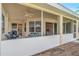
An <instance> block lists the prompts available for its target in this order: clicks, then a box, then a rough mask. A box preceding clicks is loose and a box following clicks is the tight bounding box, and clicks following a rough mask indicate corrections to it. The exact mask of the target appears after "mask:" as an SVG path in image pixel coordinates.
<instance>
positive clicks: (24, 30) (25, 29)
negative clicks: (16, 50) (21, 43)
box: [24, 23, 26, 32]
mask: <svg viewBox="0 0 79 59" xmlns="http://www.w3.org/2000/svg"><path fill="white" fill-rule="evenodd" d="M24 31H25V32H26V23H25V24H24Z"/></svg>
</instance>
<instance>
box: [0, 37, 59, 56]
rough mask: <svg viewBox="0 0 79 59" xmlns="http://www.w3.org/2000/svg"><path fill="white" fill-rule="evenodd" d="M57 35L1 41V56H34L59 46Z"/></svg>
mask: <svg viewBox="0 0 79 59" xmlns="http://www.w3.org/2000/svg"><path fill="white" fill-rule="evenodd" d="M59 38H60V37H59V35H56V36H55V35H53V36H52V35H51V36H42V37H32V38H24V39H19V40H18V39H15V40H6V41H2V46H1V55H5V56H17V55H21V56H22V55H34V54H36V53H39V52H41V51H44V50H47V49H50V48H54V47H56V46H58V45H59Z"/></svg>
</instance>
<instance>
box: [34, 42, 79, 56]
mask: <svg viewBox="0 0 79 59" xmlns="http://www.w3.org/2000/svg"><path fill="white" fill-rule="evenodd" d="M34 56H79V42H77V41H74V42H69V43H67V44H64V45H61V46H58V47H55V48H52V49H49V50H46V51H44V52H41V53H38V54H35V55H34Z"/></svg>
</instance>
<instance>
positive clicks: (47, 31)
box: [46, 22, 53, 35]
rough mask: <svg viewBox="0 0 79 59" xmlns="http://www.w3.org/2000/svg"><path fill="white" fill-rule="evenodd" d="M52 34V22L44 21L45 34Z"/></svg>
mask: <svg viewBox="0 0 79 59" xmlns="http://www.w3.org/2000/svg"><path fill="white" fill-rule="evenodd" d="M52 34H53V23H50V22H46V35H52Z"/></svg>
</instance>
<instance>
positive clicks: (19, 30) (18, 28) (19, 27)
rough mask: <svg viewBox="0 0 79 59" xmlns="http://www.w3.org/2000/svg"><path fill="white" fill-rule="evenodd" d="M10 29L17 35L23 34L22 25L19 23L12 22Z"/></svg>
mask: <svg viewBox="0 0 79 59" xmlns="http://www.w3.org/2000/svg"><path fill="white" fill-rule="evenodd" d="M12 30H16V31H17V33H18V35H19V37H22V35H23V25H22V24H20V23H12Z"/></svg>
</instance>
